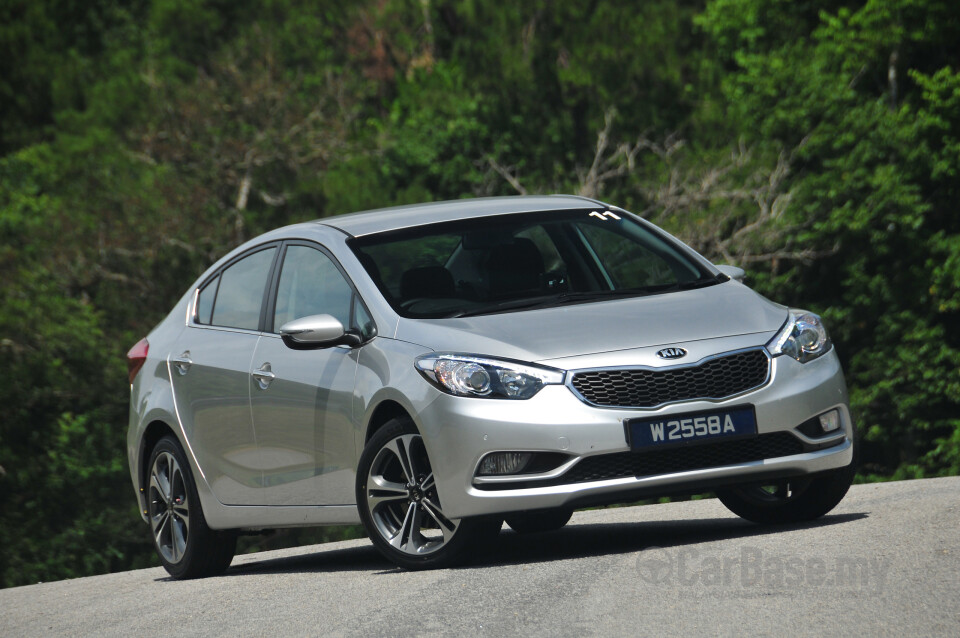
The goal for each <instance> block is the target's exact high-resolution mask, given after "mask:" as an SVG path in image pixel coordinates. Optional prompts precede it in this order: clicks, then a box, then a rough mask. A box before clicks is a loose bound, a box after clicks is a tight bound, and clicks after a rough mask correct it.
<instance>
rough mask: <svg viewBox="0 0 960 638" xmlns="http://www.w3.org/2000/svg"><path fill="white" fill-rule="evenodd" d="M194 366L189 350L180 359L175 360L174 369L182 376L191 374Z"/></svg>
mask: <svg viewBox="0 0 960 638" xmlns="http://www.w3.org/2000/svg"><path fill="white" fill-rule="evenodd" d="M192 365H193V359H191V358H190V351H189V350H187V351H186V352H184V353H183V354H181V355H180V356H179V357H177V358H176V359H174V360H173V367H174V368H176V369H177V372H179V373H180V375H181V376H183V375H185V374H186V373H187V372H189V371H190V366H192Z"/></svg>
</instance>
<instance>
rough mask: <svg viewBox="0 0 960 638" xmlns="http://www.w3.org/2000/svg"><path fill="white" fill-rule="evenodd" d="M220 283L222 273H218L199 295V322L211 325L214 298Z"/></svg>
mask: <svg viewBox="0 0 960 638" xmlns="http://www.w3.org/2000/svg"><path fill="white" fill-rule="evenodd" d="M219 283H220V275H217V276H216V277H214V278H213V280H212V281H210V283H208V284H207V285H206V286H204V287H203V289H202V290H201V291H200V294H198V295H197V323H202V324H204V325H207V326H209V325H210V319H211V317H212V316H213V300H214V299H215V298H216V296H217V285H218V284H219Z"/></svg>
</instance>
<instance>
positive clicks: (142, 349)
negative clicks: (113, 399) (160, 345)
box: [127, 338, 150, 385]
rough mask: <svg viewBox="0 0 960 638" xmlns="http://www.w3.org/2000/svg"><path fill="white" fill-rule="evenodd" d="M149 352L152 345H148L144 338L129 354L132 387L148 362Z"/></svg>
mask: <svg viewBox="0 0 960 638" xmlns="http://www.w3.org/2000/svg"><path fill="white" fill-rule="evenodd" d="M149 351H150V344H149V343H147V340H146V338H143V339H141V340H140V341H138V342H137V345H135V346H133V347H132V348H130V351H129V352H127V370H128V371H129V373H130V384H131V385H133V380H134V379H135V378H136V376H137V373H138V372H140V368H142V367H143V364H144V363H146V362H147V352H149Z"/></svg>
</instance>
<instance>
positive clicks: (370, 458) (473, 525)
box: [356, 418, 503, 569]
mask: <svg viewBox="0 0 960 638" xmlns="http://www.w3.org/2000/svg"><path fill="white" fill-rule="evenodd" d="M356 491H357V506H358V508H359V510H360V519H361V520H362V521H363V526H364V528H366V530H367V535H368V536H369V537H370V540H371V541H372V542H373V544H374V546H375V547H376V548H377V549H378V550H379V551H380V553H382V554H383V555H384V556H386V557H387V558H388V559H389V560H391V561H392V562H394V563H396V564H397V565H399V566H401V567H405V568H407V569H425V568H435V567H447V566H449V565H453V564H456V563H457V562H459V561H461V560H462V559H463V558H464V556H465V553H466V551H467V550H468V549H470V548H471V547H473V546H474V545H475V544H477V543H480V542H482V541H484V540H486V539H489V538H490V537H492V536H494V535H496V534H497V533H498V532H499V530H500V527H501V526H502V524H503V523H502V519H500V518H496V517H475V518H449V517H448V516H447V515H446V514H444V511H443V504H442V503H441V502H440V497H439V495H438V493H437V484H436V480H435V478H434V475H433V470H432V468H431V465H430V459H429V458H428V457H427V450H426V447H425V446H424V444H423V437H421V436H420V433H419V432H418V431H417V428H416V426H415V425H414V424H413V422H412V421H410V419H408V418H397V419H392V420H391V421H390V422H388V423H387V424H385V425H384V426H383V427H382V428H381V429H380V430H379V431H377V433H376V434H374V435H373V437H372V438H371V439H370V442H369V443H368V444H367V446H366V447H365V448H364V450H363V454H361V455H360V463H359V464H358V467H357V490H356Z"/></svg>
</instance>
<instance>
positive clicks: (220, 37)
mask: <svg viewBox="0 0 960 638" xmlns="http://www.w3.org/2000/svg"><path fill="white" fill-rule="evenodd" d="M954 4H955V3H952V2H948V1H945V0H844V1H843V2H833V1H830V2H828V1H826V0H814V1H808V2H791V1H789V0H689V1H687V0H685V1H683V2H676V1H675V0H654V1H651V2H644V3H626V2H578V1H575V0H559V1H558V0H551V1H549V2H548V1H546V0H536V1H534V2H527V3H520V4H518V3H510V2H502V1H484V2H477V1H473V0H470V1H467V2H460V3H450V2H442V1H438V0H422V1H421V2H415V3H411V2H401V1H399V0H378V1H377V2H367V1H364V2H357V3H343V2H328V1H324V2H307V1H306V0H269V1H267V2H251V1H249V0H242V1H236V0H231V1H227V0H138V1H137V2H133V3H118V2H116V1H115V0H92V1H89V2H84V3H77V2H63V1H62V0H38V1H36V2H24V1H20V0H13V2H7V3H4V4H3V6H2V7H0V240H2V241H0V304H2V305H0V353H2V357H3V360H4V365H5V370H6V371H7V372H8V374H7V375H5V379H9V381H6V382H5V383H4V384H3V385H0V542H3V544H4V548H5V551H4V553H3V554H2V557H0V585H3V586H10V585H17V584H24V583H29V582H35V581H36V580H49V579H53V578H65V577H71V576H79V575H85V574H90V573H97V572H102V571H111V570H118V569H126V568H129V567H132V566H142V565H147V564H153V561H154V559H153V557H152V550H151V548H150V544H149V540H148V538H147V535H146V530H145V527H144V526H143V525H142V524H141V523H140V521H139V516H138V515H137V513H136V511H135V501H134V498H133V494H132V493H130V485H129V477H128V469H127V468H126V466H125V464H126V461H125V451H124V446H125V440H124V437H125V430H126V414H127V407H126V399H127V394H126V389H127V387H126V375H125V370H124V369H123V367H124V366H123V355H124V352H125V351H126V349H127V348H128V347H129V346H131V345H132V344H133V343H134V342H136V341H137V340H138V339H140V338H141V337H142V336H143V335H144V334H146V333H147V332H148V331H149V330H150V328H151V327H152V325H153V324H154V323H155V322H156V321H157V320H159V319H160V318H161V317H162V316H163V315H164V314H165V313H166V312H167V310H168V309H169V307H170V306H171V305H172V304H173V303H174V301H175V300H176V299H177V298H178V297H179V296H180V295H181V294H182V293H183V291H184V289H185V287H186V286H187V285H188V283H189V282H190V281H192V279H193V278H194V277H195V276H196V275H197V274H199V272H201V271H202V270H203V269H204V268H205V267H206V266H207V265H209V263H210V262H211V261H213V260H214V259H215V258H216V257H217V256H219V255H221V254H223V253H224V252H225V251H227V250H229V249H230V248H232V247H233V246H235V245H236V244H237V243H238V242H240V241H243V240H244V239H246V238H249V237H251V236H253V235H255V234H257V233H259V232H262V231H264V230H266V229H268V228H272V227H275V226H278V225H282V224H286V223H293V222H298V221H303V220H308V219H314V218H318V217H324V216H327V215H332V214H338V213H343V212H349V211H352V210H359V209H364V208H371V207H379V206H388V205H393V204H401V203H411V202H417V201H428V200H434V199H448V198H458V197H463V196H469V195H497V194H512V193H514V192H516V191H517V190H521V189H525V190H526V191H528V192H531V193H533V192H556V191H578V190H582V191H583V192H593V193H597V194H599V195H600V196H602V197H604V198H606V199H609V200H610V201H613V202H616V203H618V204H621V205H625V206H627V207H629V208H632V209H633V210H636V211H638V212H643V213H644V214H645V215H647V216H649V217H651V218H652V219H654V220H655V221H656V222H657V223H659V224H661V225H663V226H665V227H667V228H668V229H669V230H671V231H672V232H675V233H676V234H678V235H679V236H680V237H681V238H683V239H685V240H687V241H688V242H690V243H692V244H693V245H694V246H695V247H696V248H697V249H698V250H700V251H701V252H703V253H704V254H706V255H707V256H708V257H710V258H712V259H716V260H722V261H727V260H729V261H733V262H737V263H740V264H742V265H744V266H746V267H747V268H748V270H749V271H750V273H749V274H750V277H751V282H752V283H753V284H755V285H756V286H757V287H758V288H759V289H760V290H762V291H763V292H764V293H765V294H767V295H768V296H770V297H772V298H775V299H777V300H778V301H782V302H785V303H790V304H796V305H800V306H803V307H809V308H810V309H811V310H815V311H818V312H821V313H823V314H824V315H825V317H826V319H827V321H828V325H829V326H830V328H831V332H832V335H833V337H834V340H835V342H836V344H837V348H838V352H839V353H840V354H841V357H842V358H843V362H844V366H845V369H846V371H847V378H848V384H849V386H850V392H851V402H852V406H853V408H854V411H855V413H856V417H857V419H858V421H859V423H860V425H861V428H862V430H863V432H864V435H865V437H864V438H865V442H866V445H865V449H864V454H863V457H864V460H865V463H866V466H865V474H864V476H865V477H867V478H878V477H879V478H883V477H896V478H904V477H921V476H935V475H941V474H955V473H960V421H958V419H957V414H958V408H960V372H958V371H960V336H958V331H957V329H956V326H957V325H960V217H958V216H957V214H956V202H957V201H960V175H958V166H960V72H958V69H960V53H958V50H957V47H956V42H958V41H960V14H958V12H957V11H956V7H955V6H954ZM600 139H604V140H606V146H601V145H598V141H599V140H600ZM681 140H682V142H681ZM591 167H593V168H594V169H595V170H594V171H593V173H591V172H590V169H591ZM604 171H607V174H606V176H603V177H599V175H600V174H602V173H604ZM591 180H593V181H591ZM591 189H592V190H591ZM338 533H346V534H356V533H357V530H356V529H347V530H341V531H339V532H331V531H321V532H310V533H307V532H297V533H287V534H280V535H278V536H276V537H273V538H269V539H262V538H256V539H251V540H247V541H246V545H245V546H246V547H247V548H248V549H256V548H261V549H262V548H269V547H276V546H278V545H281V544H290V543H300V542H312V541H315V540H319V539H325V538H332V537H333V536H331V534H338Z"/></svg>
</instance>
